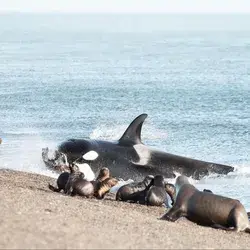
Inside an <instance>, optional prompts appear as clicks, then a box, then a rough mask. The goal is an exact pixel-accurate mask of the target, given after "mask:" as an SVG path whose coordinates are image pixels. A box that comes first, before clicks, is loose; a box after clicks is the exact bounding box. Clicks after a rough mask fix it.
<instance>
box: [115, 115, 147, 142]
mask: <svg viewBox="0 0 250 250" xmlns="http://www.w3.org/2000/svg"><path fill="white" fill-rule="evenodd" d="M147 116H148V115H147V114H141V115H139V116H138V117H136V118H135V119H134V120H133V121H132V122H131V123H130V125H129V126H128V128H127V129H126V131H125V132H124V134H123V135H122V137H121V138H120V140H119V144H140V143H142V142H141V128H142V124H143V122H144V121H145V119H146V118H147Z"/></svg>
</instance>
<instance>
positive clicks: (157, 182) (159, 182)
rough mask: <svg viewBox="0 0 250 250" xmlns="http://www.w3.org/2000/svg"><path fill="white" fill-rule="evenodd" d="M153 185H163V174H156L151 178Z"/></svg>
mask: <svg viewBox="0 0 250 250" xmlns="http://www.w3.org/2000/svg"><path fill="white" fill-rule="evenodd" d="M153 185H154V186H156V187H165V180H164V177H163V175H156V176H155V177H154V180H153Z"/></svg>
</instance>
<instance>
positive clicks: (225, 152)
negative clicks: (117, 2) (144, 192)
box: [0, 13, 250, 209]
mask: <svg viewBox="0 0 250 250" xmlns="http://www.w3.org/2000/svg"><path fill="white" fill-rule="evenodd" d="M249 23H250V16H249V15H128V14H126V15H100V14H88V15H86V14H85V15H84V14H53V13H51V14H15V13H9V14H8V13H5V14H3V13H2V14H0V121H1V122H0V124H1V126H0V137H1V138H2V140H3V143H2V144H1V145H0V166H1V167H3V168H10V169H17V170H24V171H29V172H36V173H41V174H46V175H50V176H54V177H55V176H57V175H56V174H54V173H52V172H51V171H49V170H47V169H46V168H45V166H44V164H43V162H42V159H41V151H42V147H46V146H48V147H50V148H55V147H56V145H57V144H58V143H60V142H61V141H63V140H65V139H67V138H92V139H93V138H96V139H106V140H115V139H119V137H120V136H121V135H122V134H123V132H124V130H125V129H126V127H127V126H128V125H129V123H130V122H131V121H132V120H133V119H134V118H135V117H136V116H138V115H139V114H141V113H147V114H148V118H147V119H146V122H145V124H144V125H143V129H142V140H143V142H144V143H145V144H147V145H150V146H152V147H155V148H158V149H161V150H165V151H167V152H170V153H173V154H179V155H183V156H188V157H193V158H197V159H201V160H206V161H214V162H217V163H222V164H223V163H224V164H229V165H233V166H234V167H235V168H236V170H235V172H233V173H230V174H229V175H227V176H221V177H217V176H209V177H206V178H204V179H202V180H200V181H195V185H197V186H198V187H199V188H201V189H203V188H208V189H211V190H213V191H214V192H216V193H219V194H221V195H227V196H230V197H233V198H237V199H240V200H241V202H242V203H243V204H244V205H245V206H246V208H247V209H250V193H249V190H250V158H249V156H250V154H249V153H250V138H249V127H250V25H249ZM131 178H132V177H131ZM170 181H171V180H170Z"/></svg>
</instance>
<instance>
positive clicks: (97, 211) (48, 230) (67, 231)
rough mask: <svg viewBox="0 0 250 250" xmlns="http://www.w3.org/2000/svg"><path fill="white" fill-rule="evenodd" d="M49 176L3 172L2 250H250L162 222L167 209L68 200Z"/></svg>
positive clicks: (182, 223) (221, 235)
mask: <svg viewBox="0 0 250 250" xmlns="http://www.w3.org/2000/svg"><path fill="white" fill-rule="evenodd" d="M55 182H56V180H55V179H53V178H50V177H47V176H43V175H38V174H32V173H26V172H20V171H12V170H6V169H1V170H0V186H1V188H0V206H1V207H0V225H1V226H0V235H1V237H0V248H1V249H13V248H15V249H34V248H36V249H37V248H43V249H52V248H53V249H76V248H81V249H152V248H154V249H191V248H196V249H197V248H199V249H208V248H209V249H249V246H250V235H249V234H247V233H244V232H241V233H236V232H227V231H223V230H217V229H212V228H207V227H202V226H198V225H196V224H194V223H192V222H190V221H188V220H186V219H180V220H178V221H177V222H175V223H172V222H167V221H162V220H159V217H161V216H162V215H163V214H164V213H165V211H166V210H165V208H164V207H147V206H143V205H137V204H129V203H125V202H117V201H115V200H114V197H113V196H112V195H108V197H107V198H105V199H104V200H96V199H84V198H81V197H68V196H65V195H64V194H58V193H53V192H52V191H50V190H49V189H48V187H47V185H48V183H51V184H55Z"/></svg>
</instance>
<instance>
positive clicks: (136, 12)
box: [0, 10, 250, 15]
mask: <svg viewBox="0 0 250 250" xmlns="http://www.w3.org/2000/svg"><path fill="white" fill-rule="evenodd" d="M0 13H1V14H2V13H14V14H172V15H176V14H191V15H194V14H197V15H206V14H220V15H228V14H231V15H232V14H237V15H239V14H245V15H246V14H250V12H247V11H246V12H242V11H238V12H231V11H226V12H222V11H218V12H214V11H213V12H212V11H200V12H198V11H194V12H191V11H188V12H187V11H176V12H171V11H155V12H146V11H145V12H140V11H132V12H129V11H116V12H115V11H110V12H109V11H64V10H35V11H34V10H25V11H24V10H0Z"/></svg>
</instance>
